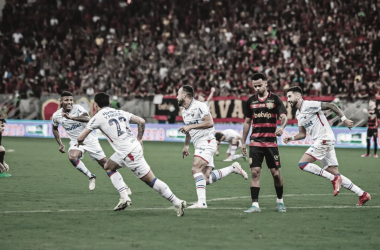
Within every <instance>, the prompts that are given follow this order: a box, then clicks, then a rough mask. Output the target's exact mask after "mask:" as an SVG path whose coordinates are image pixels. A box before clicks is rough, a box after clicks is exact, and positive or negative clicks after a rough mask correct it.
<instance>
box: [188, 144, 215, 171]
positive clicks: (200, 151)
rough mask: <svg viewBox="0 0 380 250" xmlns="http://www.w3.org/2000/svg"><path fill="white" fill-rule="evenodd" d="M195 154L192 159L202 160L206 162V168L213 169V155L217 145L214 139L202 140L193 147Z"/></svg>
mask: <svg viewBox="0 0 380 250" xmlns="http://www.w3.org/2000/svg"><path fill="white" fill-rule="evenodd" d="M194 148H195V152H194V157H199V158H202V159H203V160H204V161H206V162H207V166H209V167H212V168H214V167H215V166H214V154H215V152H216V149H217V148H218V145H217V144H216V139H212V140H203V141H200V142H198V143H197V145H194Z"/></svg>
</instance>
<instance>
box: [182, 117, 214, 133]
mask: <svg viewBox="0 0 380 250" xmlns="http://www.w3.org/2000/svg"><path fill="white" fill-rule="evenodd" d="M212 126H214V121H213V120H212V118H211V115H205V116H204V117H203V118H202V122H201V123H198V124H191V125H187V126H183V127H182V128H180V129H179V131H180V132H182V133H184V134H186V133H188V132H189V131H190V130H192V129H207V128H211V127H212Z"/></svg>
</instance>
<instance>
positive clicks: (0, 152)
mask: <svg viewBox="0 0 380 250" xmlns="http://www.w3.org/2000/svg"><path fill="white" fill-rule="evenodd" d="M4 155H5V148H4V147H3V146H0V177H11V175H10V174H7V173H5V172H6V171H8V170H9V166H8V165H7V164H6V163H5V161H4Z"/></svg>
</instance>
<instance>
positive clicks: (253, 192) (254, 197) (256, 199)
mask: <svg viewBox="0 0 380 250" xmlns="http://www.w3.org/2000/svg"><path fill="white" fill-rule="evenodd" d="M259 193H260V188H259V187H251V198H252V202H259Z"/></svg>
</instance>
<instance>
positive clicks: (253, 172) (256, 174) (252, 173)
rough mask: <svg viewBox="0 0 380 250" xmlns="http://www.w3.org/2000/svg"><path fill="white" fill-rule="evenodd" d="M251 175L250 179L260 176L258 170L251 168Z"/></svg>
mask: <svg viewBox="0 0 380 250" xmlns="http://www.w3.org/2000/svg"><path fill="white" fill-rule="evenodd" d="M251 177H252V179H257V178H260V171H258V170H253V169H252V170H251Z"/></svg>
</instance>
